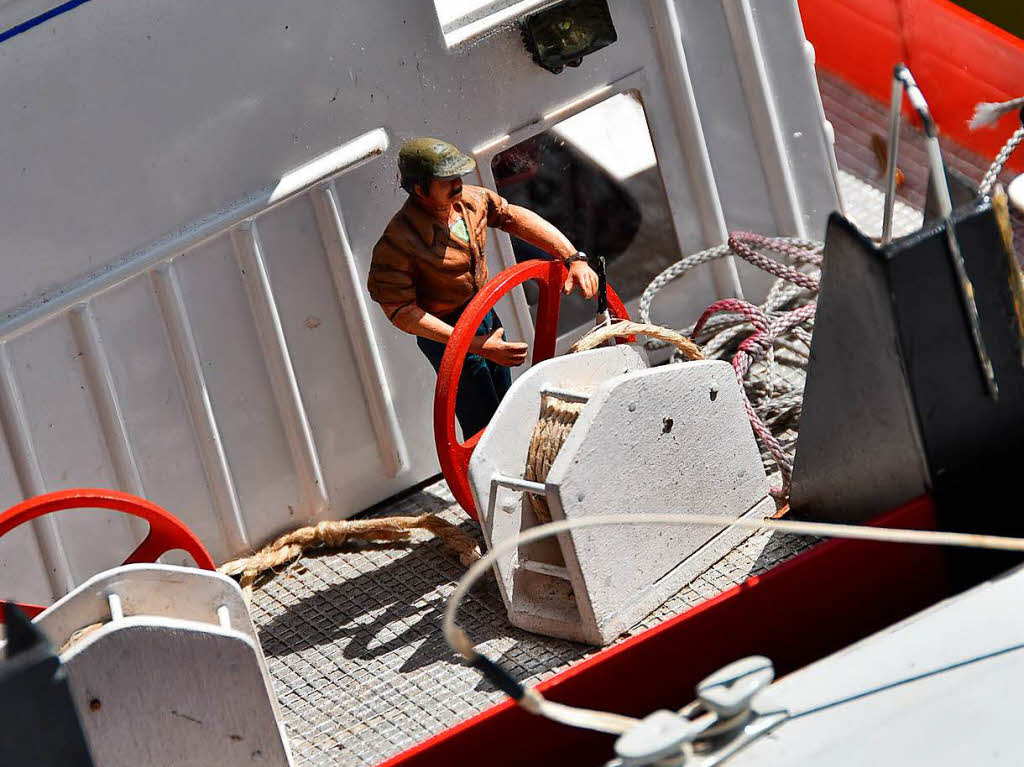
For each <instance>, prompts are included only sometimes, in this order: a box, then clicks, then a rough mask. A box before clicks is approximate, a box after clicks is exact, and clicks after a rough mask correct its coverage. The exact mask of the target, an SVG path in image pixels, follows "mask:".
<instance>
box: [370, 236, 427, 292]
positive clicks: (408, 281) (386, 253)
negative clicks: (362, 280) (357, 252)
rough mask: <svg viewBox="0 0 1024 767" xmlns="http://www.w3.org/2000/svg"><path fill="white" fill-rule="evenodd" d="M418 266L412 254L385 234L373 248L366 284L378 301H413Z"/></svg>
mask: <svg viewBox="0 0 1024 767" xmlns="http://www.w3.org/2000/svg"><path fill="white" fill-rule="evenodd" d="M414 270H415V266H414V264H413V261H412V258H410V257H409V255H408V254H406V253H405V252H403V251H402V250H401V249H400V248H398V247H397V246H396V245H395V244H394V243H393V242H392V241H391V240H390V239H389V238H388V236H387V234H385V235H384V237H382V238H381V239H380V241H379V242H378V243H377V244H376V246H374V248H373V257H372V259H371V260H370V274H369V276H368V277H367V278H366V287H367V288H368V289H369V291H370V298H372V299H373V300H374V301H376V302H377V303H378V304H385V305H397V304H410V303H414V302H415V301H416V283H415V280H414V274H413V272H414Z"/></svg>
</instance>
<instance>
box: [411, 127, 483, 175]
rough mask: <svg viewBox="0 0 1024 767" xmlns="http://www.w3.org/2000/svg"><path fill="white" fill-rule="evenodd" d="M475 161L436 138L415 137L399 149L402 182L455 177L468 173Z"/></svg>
mask: <svg viewBox="0 0 1024 767" xmlns="http://www.w3.org/2000/svg"><path fill="white" fill-rule="evenodd" d="M475 167H476V160H474V159H473V158H472V157H467V156H466V155H464V154H463V153H462V152H460V151H459V150H458V149H457V148H456V147H455V145H454V144H449V143H448V142H447V141H442V140H441V139H439V138H426V137H423V138H414V139H410V140H409V141H406V142H405V143H404V144H402V148H401V149H399V150H398V172H399V173H401V174H402V183H403V184H405V183H406V182H416V181H429V180H430V179H433V178H455V177H456V176H462V175H465V174H466V173H469V172H470V171H471V170H473V168H475Z"/></svg>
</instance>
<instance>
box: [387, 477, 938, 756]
mask: <svg viewBox="0 0 1024 767" xmlns="http://www.w3.org/2000/svg"><path fill="white" fill-rule="evenodd" d="M872 524H874V525H878V526H887V527H904V528H913V529H934V527H935V516H934V506H933V504H932V501H931V498H930V497H928V496H924V497H922V498H918V499H915V500H914V501H911V502H909V503H907V504H905V505H904V506H902V507H900V508H899V509H896V510H894V511H892V512H889V513H887V514H885V515H882V516H880V517H878V518H877V519H875V520H874V521H873V522H872ZM947 594H948V584H947V578H946V569H945V556H944V552H943V551H941V550H939V549H937V548H936V547H929V546H906V545H894V544H882V543H870V542H864V541H852V540H832V541H827V542H825V543H821V544H819V545H817V546H815V547H814V548H812V549H810V550H809V551H807V552H805V553H803V554H800V555H798V556H796V557H794V558H793V559H791V560H789V561H787V562H785V563H783V564H781V565H778V566H777V567H774V568H772V569H771V570H769V571H768V572H766V573H764V574H763V575H761V576H756V577H753V578H750V579H748V580H746V581H745V582H743V583H742V584H740V585H739V586H736V587H734V588H732V589H729V590H728V591H726V592H724V593H722V594H720V595H718V596H716V597H714V598H712V599H709V600H708V601H706V602H703V603H701V604H700V605H698V606H697V607H695V608H693V609H691V610H687V611H686V612H684V613H682V614H680V615H678V616H676V617H675V618H672V619H671V620H668V621H665V622H664V623H661V624H659V625H658V626H656V627H654V628H652V629H649V630H647V631H644V632H643V633H641V634H638V635H637V636H635V637H632V638H630V639H627V640H625V641H624V642H622V643H620V644H618V645H615V646H614V647H611V648H608V649H606V650H602V651H600V652H598V653H596V654H595V655H593V656H591V657H589V658H587V659H585V660H583V661H581V662H580V663H577V664H575V665H574V666H572V667H571V668H569V669H568V670H566V671H564V672H562V673H560V674H557V675H555V676H553V677H552V678H550V679H548V680H546V681H545V682H543V683H541V684H540V685H539V688H540V689H541V690H542V691H543V692H544V693H545V695H546V696H547V697H549V698H550V699H552V700H557V701H560V702H563V703H567V704H575V705H586V706H589V707H593V708H597V709H602V710H610V711H618V712H620V713H626V714H633V715H641V716H642V715H644V714H646V713H650V712H651V711H653V710H655V709H657V708H660V707H665V706H669V707H679V706H681V705H683V704H685V703H687V702H689V700H690V699H691V698H692V692H693V688H694V685H695V684H696V683H697V681H699V680H700V679H701V678H703V677H704V676H706V675H707V674H709V673H711V672H712V671H714V670H715V669H717V668H719V667H721V666H722V665H724V664H725V663H728V662H730V661H732V660H735V659H737V658H739V657H743V656H744V655H749V654H754V653H761V654H765V655H768V656H769V657H771V658H772V659H773V661H774V662H775V664H776V668H777V670H778V671H779V673H788V672H790V671H792V670H795V669H797V668H800V667H802V666H804V665H806V664H807V663H810V662H812V661H814V660H816V659H818V658H821V657H824V656H826V655H828V654H830V653H832V652H834V651H836V650H838V649H840V648H842V647H844V646H846V645H848V644H850V643H851V642H853V641H857V640H858V639H861V638H862V637H864V636H867V635H869V634H871V633H874V632H875V631H878V630H880V629H882V628H884V627H885V626H888V625H891V624H892V623H894V622H895V621H898V620H900V619H901V618H903V617H906V616H907V615H910V614H913V613H914V612H916V611H918V610H920V609H923V608H924V607H926V606H928V605H930V604H933V603H934V602H935V601H937V600H939V599H941V598H943V597H944V596H946V595H947ZM495 743H502V744H507V746H506V747H503V748H501V749H495V748H494V746H493V744H495ZM610 749H611V739H610V737H609V736H604V735H600V734H596V733H588V732H585V731H582V730H572V729H570V728H565V727H560V726H559V725H555V724H553V723H551V722H549V721H547V720H544V719H540V718H538V717H534V716H531V715H530V714H527V713H526V712H525V711H523V710H522V709H520V708H518V707H517V706H515V704H513V703H512V701H510V700H508V701H505V702H503V703H500V704H498V705H496V706H493V707H491V708H489V709H487V710H485V711H483V712H481V713H479V714H477V715H476V716H474V717H472V718H470V719H468V720H466V721H465V722H462V723H460V724H457V725H455V726H454V727H452V728H450V729H448V730H446V731H444V732H442V733H440V734H438V735H436V736H434V737H432V738H430V739H429V740H427V741H424V742H423V743H420V744H419V745H416V746H414V747H412V748H410V749H408V750H407V751H405V752H403V753H401V754H398V755H397V756H395V757H393V758H391V759H389V760H387V761H386V762H383V763H382V765H381V767H427V766H428V765H451V764H464V763H469V762H470V761H473V760H474V759H480V758H483V755H486V761H487V764H488V765H489V767H499V766H500V765H515V764H528V763H535V764H538V765H539V764H556V763H564V764H569V763H573V764H576V763H588V762H589V763H595V764H597V763H601V761H602V760H603V759H606V758H607V757H608V755H609V754H610V753H611V750H610ZM474 755H475V756H474Z"/></svg>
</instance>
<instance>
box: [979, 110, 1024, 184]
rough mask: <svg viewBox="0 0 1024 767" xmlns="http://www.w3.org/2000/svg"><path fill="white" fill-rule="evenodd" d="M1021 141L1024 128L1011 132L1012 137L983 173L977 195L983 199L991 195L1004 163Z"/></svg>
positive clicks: (1023, 137) (1023, 139)
mask: <svg viewBox="0 0 1024 767" xmlns="http://www.w3.org/2000/svg"><path fill="white" fill-rule="evenodd" d="M1022 141H1024V126H1021V127H1020V128H1017V130H1015V131H1014V132H1013V135H1011V136H1010V138H1009V139H1007V141H1006V143H1005V144H1003V148H1002V149H1000V150H999V154H997V155H996V158H995V159H994V160H993V161H992V164H991V165H990V166H989V169H988V170H987V171H985V175H984V176H982V177H981V183H980V184H979V185H978V192H979V194H981V195H982V196H983V197H984V196H987V195H989V194H991V192H992V187H993V186H995V183H996V179H998V178H999V174H1000V173H1001V172H1002V170H1003V166H1004V165H1005V164H1006V161H1007V160H1009V159H1010V155H1011V154H1013V150H1015V149H1016V148H1017V147H1018V146H1020V143H1021V142H1022Z"/></svg>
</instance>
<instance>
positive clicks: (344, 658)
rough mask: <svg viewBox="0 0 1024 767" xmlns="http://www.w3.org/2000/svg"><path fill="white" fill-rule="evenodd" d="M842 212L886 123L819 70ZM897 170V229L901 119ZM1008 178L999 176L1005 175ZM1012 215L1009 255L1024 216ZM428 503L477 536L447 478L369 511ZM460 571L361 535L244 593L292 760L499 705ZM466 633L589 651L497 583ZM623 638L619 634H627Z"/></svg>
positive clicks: (783, 539)
mask: <svg viewBox="0 0 1024 767" xmlns="http://www.w3.org/2000/svg"><path fill="white" fill-rule="evenodd" d="M819 81H820V86H821V92H822V99H823V102H824V106H825V112H826V114H827V116H828V117H829V119H830V120H831V121H832V123H833V125H834V127H835V128H836V134H837V136H836V154H837V157H838V160H839V165H840V168H841V169H842V172H841V174H840V175H841V178H840V183H841V188H842V192H843V197H844V203H845V206H846V212H847V215H848V216H849V217H850V218H851V219H853V220H854V221H855V222H856V223H857V225H858V226H860V227H861V228H862V229H863V230H864V231H865V232H867V233H868V234H877V233H878V231H879V230H880V221H881V209H882V194H881V192H880V191H879V187H880V185H881V179H880V175H881V174H880V172H879V171H878V169H877V167H876V161H875V160H874V156H873V154H872V150H871V145H870V137H871V134H872V133H876V132H878V133H882V134H883V135H884V133H885V126H886V115H885V107H884V106H882V105H880V104H877V103H876V102H874V101H873V100H871V99H870V98H868V97H866V96H863V95H862V94H860V93H859V92H858V91H856V90H855V89H853V88H851V87H849V86H847V85H845V84H843V83H842V82H841V81H840V80H838V79H836V78H833V77H830V76H828V75H820V76H819ZM904 131H905V133H904V139H903V141H902V144H903V150H902V152H901V157H900V163H899V164H900V167H901V168H902V169H903V170H904V172H905V173H906V176H907V183H906V184H905V186H904V188H903V190H902V194H903V195H904V196H905V200H904V201H901V202H900V204H899V205H898V207H897V211H896V231H897V233H904V232H907V231H910V230H912V229H913V228H915V227H916V226H918V225H919V222H920V213H919V212H917V210H915V208H919V207H920V206H921V205H922V204H923V190H924V182H925V178H926V170H925V167H926V166H925V158H924V152H923V149H922V148H921V146H920V142H919V140H918V139H917V136H916V135H914V132H913V129H911V128H909V127H905V128H904ZM944 149H945V151H946V156H947V160H948V162H949V164H950V165H951V166H952V167H955V168H957V169H958V170H961V171H963V172H965V173H966V174H967V175H968V176H969V177H971V178H974V179H978V178H980V177H981V175H982V173H983V172H984V170H985V168H986V167H987V161H986V160H985V158H980V157H978V156H977V155H974V154H972V153H970V152H967V151H965V150H962V149H960V148H958V147H955V146H951V145H950V144H949V143H948V142H945V143H944ZM1006 180H1008V178H1004V181H1006ZM1021 224H1022V221H1021V219H1020V217H1019V216H1016V215H1015V217H1014V228H1015V234H1016V239H1017V245H1018V252H1021V251H1022V248H1021V244H1022V241H1024V226H1022V225H1021ZM423 512H431V513H438V514H440V515H441V516H442V517H444V518H445V519H447V520H449V521H451V522H455V523H458V524H461V525H462V527H463V529H465V530H466V531H467V532H470V533H472V534H474V535H477V534H478V533H477V527H476V525H475V523H472V522H470V521H469V520H468V519H467V518H466V516H465V515H464V513H463V512H462V511H461V509H459V507H458V506H457V505H456V504H455V503H454V501H453V499H452V497H451V495H450V494H449V492H448V488H447V486H446V485H445V483H444V482H443V481H439V482H436V483H434V484H432V485H429V486H427V487H424V488H422V489H420V490H418V491H417V492H414V493H412V494H410V495H409V496H407V497H405V498H403V499H399V500H396V501H394V502H392V503H391V504H389V505H388V506H387V507H386V508H381V509H379V510H377V511H376V512H374V513H375V514H376V515H390V514H420V513H423ZM810 545H811V542H810V541H809V539H800V538H794V537H791V536H783V535H778V534H769V533H756V534H754V535H751V536H750V537H748V538H747V539H746V540H745V541H744V542H743V543H741V544H740V545H739V546H737V547H736V548H735V549H733V550H732V551H731V552H730V553H729V554H727V555H726V556H725V557H723V558H722V559H721V560H719V561H718V562H717V563H715V564H714V565H713V566H712V567H710V568H709V569H708V570H706V571H705V572H704V573H702V574H701V575H700V576H698V577H697V578H696V579H695V580H694V581H693V582H692V583H690V584H689V585H688V586H686V587H685V588H683V589H682V590H681V591H679V592H678V593H677V594H676V595H675V596H673V597H672V598H671V599H670V600H669V601H668V602H666V603H665V604H664V605H663V606H662V607H660V608H659V609H658V610H656V611H655V612H653V613H652V614H651V615H649V616H648V617H647V618H646V619H645V620H644V621H642V622H641V623H640V624H638V625H637V626H636V627H634V628H633V629H632V631H631V632H630V633H637V632H639V631H642V630H644V629H646V628H649V627H651V626H653V625H656V624H658V623H660V622H662V621H663V620H665V619H666V618H669V617H671V616H673V615H676V614H678V613H680V612H682V611H684V610H685V609H687V608H689V607H691V606H693V605H696V604H698V603H699V602H702V601H704V600H706V599H708V598H710V597H713V596H715V595H717V594H719V593H721V592H722V591H724V590H726V589H727V588H729V587H731V586H733V585H735V584H737V583H740V582H742V581H743V580H745V579H746V578H748V577H750V576H751V575H756V574H758V573H761V572H764V571H765V570H768V569H769V568H771V567H772V566H774V565H775V564H778V563H779V562H782V561H783V560H785V559H787V558H789V557H791V556H793V555H794V554H796V553H798V552H799V551H801V550H803V549H805V548H807V547H808V546H810ZM463 571H464V569H463V567H462V566H461V565H460V564H459V563H458V562H457V561H456V560H455V559H454V558H452V557H450V556H449V555H448V554H446V552H445V551H444V549H443V548H442V546H441V544H440V542H438V541H436V540H432V539H427V538H426V536H424V539H423V540H421V541H417V542H416V543H413V544H408V545H406V544H403V545H364V546H360V547H350V548H348V549H346V550H344V551H342V552H338V553H333V554H330V555H325V556H321V557H308V558H305V559H304V560H303V562H302V564H301V565H300V566H298V567H295V568H292V569H290V570H288V571H287V572H284V573H281V574H279V575H277V576H276V577H274V578H271V579H270V580H269V581H268V582H267V583H265V584H264V585H263V586H262V588H260V589H258V590H257V591H256V593H255V595H254V601H253V606H252V612H253V618H254V620H255V622H256V625H257V628H258V630H259V634H260V639H261V641H262V643H263V647H264V651H265V653H266V656H267V663H268V666H269V669H270V673H271V676H272V677H273V679H274V685H275V687H276V689H277V694H278V697H279V699H280V702H281V706H282V709H283V711H284V719H285V726H286V729H287V732H288V736H289V738H290V740H291V747H292V750H293V752H294V756H295V762H296V764H297V765H300V766H301V767H314V766H319V765H369V764H376V763H378V762H380V761H382V760H384V759H386V758H387V757H389V756H392V755H394V754H396V753H398V752H400V751H402V750H403V749H405V748H408V747H410V746H412V745H414V744H415V743H418V742H420V741H422V740H424V739H426V738H428V737H430V736H431V735H434V734H436V733H438V732H441V731H442V730H444V729H446V728H448V727H450V726H452V725H454V724H456V723H458V722H460V721H462V720H464V719H466V718H467V717H469V716H471V715H472V714H474V713H476V712H478V711H480V710H482V709H484V708H486V707H488V706H490V705H492V704H494V703H496V702H498V701H500V700H501V699H502V697H503V695H502V693H500V692H498V691H496V690H495V689H494V688H492V687H491V686H490V685H489V684H487V683H486V682H484V681H482V680H481V678H480V677H479V675H478V674H477V673H476V672H475V671H474V670H472V669H470V668H467V667H465V666H463V665H461V664H460V663H458V662H457V661H456V660H455V658H454V656H453V655H452V653H451V652H449V650H448V648H447V646H446V645H445V643H444V639H443V637H442V636H441V631H440V622H441V614H442V611H443V609H444V605H445V602H446V600H447V598H448V596H449V595H450V594H451V592H452V591H453V589H454V586H455V582H456V581H457V580H458V578H459V576H460V575H461V574H462V573H463ZM462 615H463V618H462V620H463V624H464V626H465V627H466V629H467V630H468V632H469V634H470V636H471V637H472V638H473V639H474V640H475V641H477V642H478V643H479V644H480V646H481V648H482V649H483V650H484V651H485V652H486V653H487V654H488V655H489V656H490V657H492V658H495V659H496V660H499V661H500V662H501V663H502V665H503V666H505V667H506V668H508V669H509V670H510V671H511V672H512V673H513V674H514V675H515V676H516V677H517V678H518V679H521V680H524V681H529V682H536V681H539V680H542V679H545V678H547V677H549V676H551V675H553V674H555V673H557V672H559V671H562V670H564V669H565V668H567V667H568V666H570V665H571V664H573V663H575V662H577V661H579V660H581V659H582V658H584V657H586V656H587V655H590V654H592V653H593V652H596V650H595V649H594V648H590V647H586V646H583V645H579V644H574V643H571V642H565V641H561V640H555V639H548V638H545V637H540V636H536V635H532V634H528V633H526V632H524V631H520V630H518V629H515V628H513V627H512V626H511V625H509V623H508V621H507V619H506V616H505V609H504V606H503V604H502V601H501V597H500V595H499V593H498V590H497V586H496V585H495V583H494V582H493V580H488V581H486V582H485V583H483V584H481V586H480V587H478V588H477V590H476V591H475V593H474V594H473V595H471V597H470V598H468V599H467V601H466V603H465V605H464V609H463V614H462ZM624 636H625V635H624Z"/></svg>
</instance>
